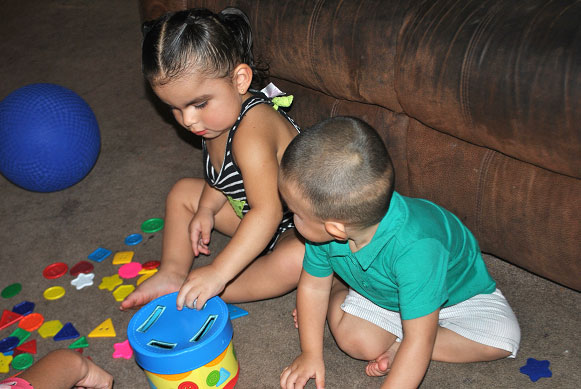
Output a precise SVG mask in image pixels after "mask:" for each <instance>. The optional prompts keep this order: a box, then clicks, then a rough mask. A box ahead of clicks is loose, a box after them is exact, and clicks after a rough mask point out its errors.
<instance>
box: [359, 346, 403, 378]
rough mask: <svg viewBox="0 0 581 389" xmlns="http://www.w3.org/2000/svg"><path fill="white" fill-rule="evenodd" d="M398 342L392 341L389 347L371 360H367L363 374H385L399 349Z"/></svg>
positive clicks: (374, 375)
mask: <svg viewBox="0 0 581 389" xmlns="http://www.w3.org/2000/svg"><path fill="white" fill-rule="evenodd" d="M399 345H400V342H393V344H392V345H391V347H390V348H388V349H387V351H385V352H384V353H383V354H381V355H380V356H379V357H377V358H376V359H375V360H373V361H369V363H368V364H367V366H366V367H365V374H367V375H368V376H371V377H381V376H384V375H387V373H389V370H390V369H391V364H392V363H393V360H394V358H395V354H396V353H397V349H399Z"/></svg>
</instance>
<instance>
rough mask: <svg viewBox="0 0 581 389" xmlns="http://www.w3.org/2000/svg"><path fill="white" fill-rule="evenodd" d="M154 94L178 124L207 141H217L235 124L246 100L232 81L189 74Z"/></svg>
mask: <svg viewBox="0 0 581 389" xmlns="http://www.w3.org/2000/svg"><path fill="white" fill-rule="evenodd" d="M153 91H154V92H155V94H156V95H157V96H158V97H159V98H160V99H161V100H162V101H163V102H164V103H165V104H167V105H168V106H169V107H170V109H171V110H172V113H173V115H174V117H175V118H176V120H177V121H178V123H179V124H181V125H182V126H183V127H184V128H186V129H187V130H188V131H190V132H193V133H194V134H196V135H199V136H202V137H204V138H206V139H213V138H217V137H218V136H219V135H221V134H223V133H224V132H225V131H228V130H230V128H231V127H232V126H233V125H234V123H235V122H236V119H237V118H238V115H239V114H240V107H241V105H242V102H243V100H244V93H245V92H246V91H245V90H244V91H240V92H242V93H240V92H239V89H238V88H237V86H236V83H235V82H234V79H233V78H230V77H225V78H208V77H204V76H200V75H197V74H188V75H185V76H182V77H179V78H177V79H175V80H172V81H170V82H169V83H167V84H164V85H154V86H153Z"/></svg>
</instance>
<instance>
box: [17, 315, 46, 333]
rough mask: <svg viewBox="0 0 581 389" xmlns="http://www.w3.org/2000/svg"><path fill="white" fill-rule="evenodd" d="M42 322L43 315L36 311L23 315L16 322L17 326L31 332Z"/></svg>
mask: <svg viewBox="0 0 581 389" xmlns="http://www.w3.org/2000/svg"><path fill="white" fill-rule="evenodd" d="M42 323H44V316H42V315H41V314H40V313H38V312H34V313H31V314H30V315H26V316H24V317H23V318H22V319H21V320H20V322H19V323H18V327H20V328H22V329H23V330H26V331H30V332H32V331H35V330H37V329H39V328H40V326H41V325H42Z"/></svg>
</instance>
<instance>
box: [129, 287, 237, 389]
mask: <svg viewBox="0 0 581 389" xmlns="http://www.w3.org/2000/svg"><path fill="white" fill-rule="evenodd" d="M176 298H177V292H175V293H171V294H168V295H165V296H161V297H159V298H157V299H155V300H153V301H151V302H149V303H148V304H147V305H145V306H144V307H142V308H141V309H140V310H139V311H137V313H136V314H135V315H134V316H133V317H132V318H131V320H130V321H129V326H128V328H127V337H128V339H129V344H130V345H131V347H132V348H133V351H134V352H135V360H136V361H137V363H138V364H139V366H141V367H142V368H143V370H144V371H145V374H146V376H147V379H148V380H149V384H150V386H151V388H152V389H183V388H196V389H209V388H219V389H231V388H234V386H235V385H236V382H237V381H238V373H239V365H238V360H237V359H236V354H235V353H234V347H233V345H232V334H233V330H232V323H231V321H230V318H229V314H228V307H227V306H226V303H224V301H222V299H220V298H219V297H212V298H211V299H209V300H208V301H207V303H206V304H205V305H204V308H203V309H201V310H200V311H197V310H195V309H190V308H187V307H184V308H183V310H181V311H178V310H177V308H176Z"/></svg>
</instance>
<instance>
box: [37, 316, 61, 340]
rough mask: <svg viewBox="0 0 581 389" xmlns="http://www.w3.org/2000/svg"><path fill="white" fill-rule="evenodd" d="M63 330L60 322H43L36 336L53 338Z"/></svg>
mask: <svg viewBox="0 0 581 389" xmlns="http://www.w3.org/2000/svg"><path fill="white" fill-rule="evenodd" d="M61 328H63V323H61V322H60V320H50V321H45V322H44V324H43V325H41V326H40V328H39V329H38V334H39V335H40V336H42V337H43V338H49V337H53V336H55V335H56V334H57V333H58V332H59V331H60V330H61Z"/></svg>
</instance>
